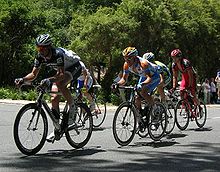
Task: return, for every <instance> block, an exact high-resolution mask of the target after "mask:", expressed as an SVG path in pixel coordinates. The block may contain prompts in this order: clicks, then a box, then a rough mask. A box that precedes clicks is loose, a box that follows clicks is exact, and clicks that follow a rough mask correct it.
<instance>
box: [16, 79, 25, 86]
mask: <svg viewBox="0 0 220 172" xmlns="http://www.w3.org/2000/svg"><path fill="white" fill-rule="evenodd" d="M14 82H15V84H16V85H22V84H23V83H24V79H23V78H16V79H15V81H14Z"/></svg>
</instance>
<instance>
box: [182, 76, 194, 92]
mask: <svg viewBox="0 0 220 172" xmlns="http://www.w3.org/2000/svg"><path fill="white" fill-rule="evenodd" d="M184 89H188V90H189V91H190V92H191V94H192V95H196V78H193V84H192V87H190V88H189V84H188V82H186V80H182V81H181V84H180V91H182V90H184Z"/></svg>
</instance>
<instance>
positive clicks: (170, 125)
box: [166, 101, 175, 134]
mask: <svg viewBox="0 0 220 172" xmlns="http://www.w3.org/2000/svg"><path fill="white" fill-rule="evenodd" d="M174 126H175V106H174V104H173V102H172V101H170V102H168V107H167V128H166V134H170V133H171V132H172V131H173V129H174Z"/></svg>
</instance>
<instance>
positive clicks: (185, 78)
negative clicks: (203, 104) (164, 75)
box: [172, 58, 196, 94]
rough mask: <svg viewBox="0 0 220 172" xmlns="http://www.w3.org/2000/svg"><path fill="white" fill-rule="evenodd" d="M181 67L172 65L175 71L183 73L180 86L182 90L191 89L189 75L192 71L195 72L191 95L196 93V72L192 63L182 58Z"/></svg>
mask: <svg viewBox="0 0 220 172" xmlns="http://www.w3.org/2000/svg"><path fill="white" fill-rule="evenodd" d="M180 60H181V61H180V66H178V65H177V64H176V63H173V64H172V69H173V70H174V71H180V72H181V73H182V81H181V84H180V90H184V89H189V79H190V78H189V74H188V70H192V72H193V78H192V80H193V83H192V86H191V88H190V89H191V93H192V94H193V93H195V90H196V72H195V70H194V69H193V67H192V65H191V63H190V61H189V60H188V59H186V58H182V59H180Z"/></svg>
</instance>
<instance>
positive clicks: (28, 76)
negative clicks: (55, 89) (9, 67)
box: [23, 67, 40, 82]
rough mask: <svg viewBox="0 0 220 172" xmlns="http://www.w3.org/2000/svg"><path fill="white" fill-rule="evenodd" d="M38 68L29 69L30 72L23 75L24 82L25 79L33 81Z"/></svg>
mask: <svg viewBox="0 0 220 172" xmlns="http://www.w3.org/2000/svg"><path fill="white" fill-rule="evenodd" d="M39 71H40V69H39V68H36V67H34V68H33V69H32V71H31V73H29V74H27V75H26V76H25V77H23V79H24V82H26V81H33V80H34V79H36V77H37V75H38V73H39Z"/></svg>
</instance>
